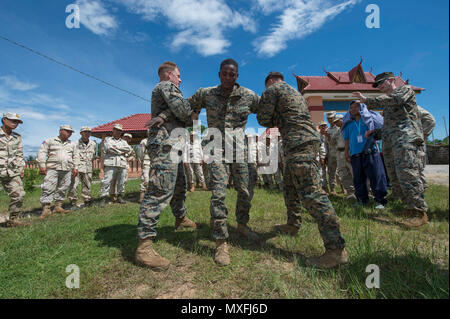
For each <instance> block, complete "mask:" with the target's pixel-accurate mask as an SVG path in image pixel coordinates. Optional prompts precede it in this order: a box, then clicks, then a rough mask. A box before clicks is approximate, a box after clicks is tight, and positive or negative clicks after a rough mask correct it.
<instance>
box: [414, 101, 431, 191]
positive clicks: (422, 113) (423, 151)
mask: <svg viewBox="0 0 450 319" xmlns="http://www.w3.org/2000/svg"><path fill="white" fill-rule="evenodd" d="M417 108H418V110H419V118H420V122H421V124H422V130H423V139H424V142H425V143H424V144H423V147H421V148H420V149H419V156H420V160H421V162H422V166H421V168H420V178H421V179H422V183H423V187H424V189H427V188H428V184H427V180H426V178H425V173H424V171H425V166H426V165H427V144H426V141H427V139H428V136H429V135H430V134H431V133H432V132H433V130H434V127H435V125H436V122H435V120H434V117H433V115H431V113H430V112H428V111H427V110H425V109H424V108H422V107H420V106H417Z"/></svg>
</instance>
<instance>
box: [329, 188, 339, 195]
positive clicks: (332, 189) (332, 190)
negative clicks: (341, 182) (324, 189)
mask: <svg viewBox="0 0 450 319" xmlns="http://www.w3.org/2000/svg"><path fill="white" fill-rule="evenodd" d="M330 195H333V196H338V194H337V193H336V190H335V189H334V188H330Z"/></svg>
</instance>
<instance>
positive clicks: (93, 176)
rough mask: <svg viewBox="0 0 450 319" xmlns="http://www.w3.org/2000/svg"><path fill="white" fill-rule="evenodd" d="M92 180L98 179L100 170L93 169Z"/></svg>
mask: <svg viewBox="0 0 450 319" xmlns="http://www.w3.org/2000/svg"><path fill="white" fill-rule="evenodd" d="M92 179H100V170H99V169H94V170H93V171H92Z"/></svg>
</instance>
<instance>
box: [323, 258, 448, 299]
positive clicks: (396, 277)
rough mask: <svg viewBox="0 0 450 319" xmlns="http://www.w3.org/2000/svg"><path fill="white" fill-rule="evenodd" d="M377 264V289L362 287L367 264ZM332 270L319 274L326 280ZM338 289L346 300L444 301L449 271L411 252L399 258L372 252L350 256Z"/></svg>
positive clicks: (371, 271) (446, 295)
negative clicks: (378, 282) (436, 299)
mask: <svg viewBox="0 0 450 319" xmlns="http://www.w3.org/2000/svg"><path fill="white" fill-rule="evenodd" d="M371 264H373V265H377V266H378V267H379V270H380V288H379V289H375V288H372V289H369V288H367V287H366V279H367V277H368V276H369V275H370V274H371V273H373V270H370V271H369V272H366V267H367V266H368V265H371ZM334 271H336V270H327V271H323V272H321V275H320V276H326V277H329V276H330V275H331V273H332V272H334ZM340 272H341V277H342V280H341V283H340V285H341V289H343V290H344V291H347V293H348V295H349V296H348V297H349V298H388V299H394V298H408V299H411V298H413V299H421V298H448V297H449V294H448V287H449V272H448V270H445V269H443V268H441V267H439V266H438V265H436V264H433V263H432V262H431V261H430V260H429V259H428V258H423V257H421V256H419V255H417V254H415V253H414V252H409V253H407V254H405V255H402V256H392V255H389V254H388V253H386V252H374V253H372V254H365V255H360V256H358V257H356V258H352V257H351V256H350V263H349V264H348V265H345V266H344V267H342V268H341V269H340Z"/></svg>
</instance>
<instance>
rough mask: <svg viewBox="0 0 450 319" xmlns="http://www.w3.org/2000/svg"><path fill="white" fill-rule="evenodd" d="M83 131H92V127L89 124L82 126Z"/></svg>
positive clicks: (81, 130)
mask: <svg viewBox="0 0 450 319" xmlns="http://www.w3.org/2000/svg"><path fill="white" fill-rule="evenodd" d="M81 132H91V128H90V127H89V126H82V127H81V129H80V133H81Z"/></svg>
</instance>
